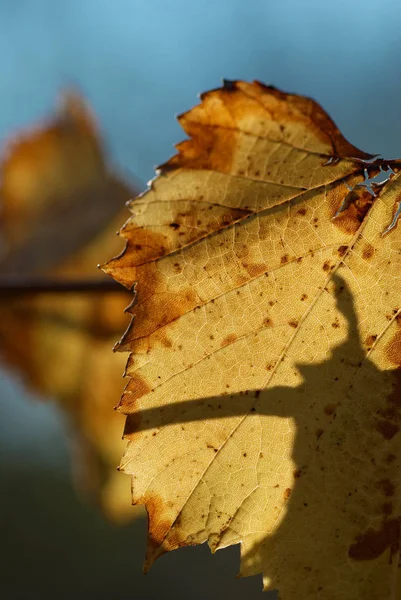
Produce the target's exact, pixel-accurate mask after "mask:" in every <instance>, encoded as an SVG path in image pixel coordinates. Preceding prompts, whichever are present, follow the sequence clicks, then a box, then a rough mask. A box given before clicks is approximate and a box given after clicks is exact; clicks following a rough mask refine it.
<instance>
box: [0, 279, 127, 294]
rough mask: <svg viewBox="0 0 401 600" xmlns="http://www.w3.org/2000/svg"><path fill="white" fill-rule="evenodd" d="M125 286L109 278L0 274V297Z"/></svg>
mask: <svg viewBox="0 0 401 600" xmlns="http://www.w3.org/2000/svg"><path fill="white" fill-rule="evenodd" d="M124 291H126V290H125V288H124V287H123V286H122V285H120V284H119V283H117V282H116V281H114V280H113V279H111V278H104V279H48V278H46V277H36V276H26V277H25V276H20V277H17V276H8V275H5V276H0V297H2V296H3V297H4V296H20V295H24V294H39V293H41V294H42V293H56V294H58V293H61V294H66V293H74V294H76V293H87V292H103V293H109V292H124Z"/></svg>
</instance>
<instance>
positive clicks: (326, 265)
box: [323, 260, 332, 273]
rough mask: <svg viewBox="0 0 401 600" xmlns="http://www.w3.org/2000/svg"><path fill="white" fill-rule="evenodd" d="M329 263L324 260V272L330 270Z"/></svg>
mask: <svg viewBox="0 0 401 600" xmlns="http://www.w3.org/2000/svg"><path fill="white" fill-rule="evenodd" d="M331 268H332V267H331V264H330V262H329V261H328V260H326V262H325V263H324V264H323V271H325V272H326V273H328V271H330V270H331Z"/></svg>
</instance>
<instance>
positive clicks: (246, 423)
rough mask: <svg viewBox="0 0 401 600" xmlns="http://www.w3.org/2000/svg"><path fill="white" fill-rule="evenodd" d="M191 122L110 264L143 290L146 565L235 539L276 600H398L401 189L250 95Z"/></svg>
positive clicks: (199, 110)
mask: <svg viewBox="0 0 401 600" xmlns="http://www.w3.org/2000/svg"><path fill="white" fill-rule="evenodd" d="M180 122H181V124H182V125H183V127H184V129H185V131H186V132H187V133H188V134H189V135H190V139H189V140H186V141H185V142H183V143H181V144H179V145H178V154H177V155H176V156H175V157H173V158H172V159H170V160H169V161H168V162H167V163H166V164H165V165H163V166H162V167H161V169H160V176H159V177H158V178H157V179H156V180H155V182H153V184H152V187H151V189H150V190H149V191H148V192H146V193H145V194H144V195H142V196H141V197H140V198H139V199H138V200H136V201H135V200H134V201H133V202H132V203H131V206H130V208H131V211H132V213H133V216H132V217H131V219H130V220H129V221H128V223H127V224H126V225H125V226H124V228H123V229H122V232H121V233H122V235H123V236H124V237H125V238H126V240H127V247H126V250H125V253H123V254H122V255H120V256H119V257H118V258H117V259H113V260H111V261H109V263H108V264H107V265H106V266H105V270H106V271H107V272H108V273H110V274H111V275H112V276H113V277H115V278H116V279H117V280H118V281H120V282H121V283H123V284H124V285H126V286H127V287H128V288H130V289H131V288H132V287H133V286H135V299H134V302H133V303H132V304H131V306H130V308H129V311H130V312H131V313H132V315H133V321H132V323H131V326H130V327H129V329H128V330H127V332H126V333H125V335H124V337H123V339H122V341H121V343H120V347H119V349H120V350H128V351H129V352H130V357H129V360H128V365H127V370H126V372H127V374H128V376H129V383H128V385H127V387H126V390H125V392H124V394H123V396H122V399H121V402H120V405H119V409H120V410H121V411H122V412H123V413H124V414H126V415H127V421H126V430H125V436H126V438H127V439H128V440H129V442H128V446H127V449H126V452H125V455H124V457H123V460H122V464H121V468H122V469H123V470H124V471H125V472H127V473H129V474H131V475H132V476H133V500H134V503H137V504H145V505H146V508H147V511H148V514H149V540H148V550H147V558H146V568H148V567H149V566H150V565H151V563H152V562H153V560H154V559H155V558H157V556H159V555H160V554H162V553H163V552H165V551H167V550H172V549H174V548H177V547H180V546H183V545H189V544H198V543H202V542H204V541H208V543H209V546H210V547H211V548H212V549H213V550H215V549H218V548H223V547H225V546H227V545H230V544H234V543H239V542H240V543H241V555H242V558H241V574H243V575H251V574H255V573H259V572H263V574H264V581H265V586H266V588H270V587H277V588H278V589H279V591H280V594H281V597H282V598H284V599H293V598H294V599H295V598H299V597H302V598H304V597H305V598H309V597H320V598H324V599H334V598H336V599H337V598H347V599H348V598H357V597H358V598H359V597H364V598H389V597H395V596H394V594H396V591H395V590H396V589H398V588H397V585H398V586H399V583H397V569H398V557H399V534H400V517H401V515H400V508H401V507H400V490H399V489H398V488H399V485H400V476H399V468H400V461H401V455H400V448H399V445H400V434H399V429H400V425H399V423H400V413H399V411H400V402H399V389H400V388H399V381H400V380H399V371H398V370H397V369H395V367H399V366H400V364H401V358H400V357H401V352H400V348H401V346H400V340H401V337H400V334H399V330H398V327H399V325H398V323H399V318H398V317H399V315H400V311H401V304H400V277H401V276H400V273H401V271H400V267H401V240H400V233H399V229H398V228H397V227H396V226H395V227H392V228H391V229H390V230H388V226H389V224H392V223H393V221H394V218H395V215H396V214H397V212H396V211H397V207H398V202H399V200H398V199H399V197H400V190H399V188H400V185H401V183H400V177H399V176H398V175H396V176H395V177H394V178H393V180H392V181H391V182H389V183H388V184H387V185H386V186H385V187H384V188H382V189H381V190H380V194H379V195H377V196H373V195H372V194H371V193H370V192H369V190H368V189H367V188H366V186H365V185H361V184H363V182H364V178H365V170H367V172H368V175H369V176H371V177H373V176H374V175H376V174H377V173H378V171H379V169H380V167H381V166H382V165H383V166H385V165H384V163H381V162H380V161H374V162H372V161H370V159H371V158H372V157H371V156H370V155H367V154H364V153H363V152H361V151H359V150H357V149H356V148H355V147H353V146H351V144H349V143H348V142H347V141H346V140H345V139H344V138H343V137H342V136H341V134H340V132H339V131H338V129H337V128H336V127H335V125H334V123H333V122H332V121H331V120H330V119H329V117H327V115H326V114H325V113H324V112H323V110H322V109H321V108H320V107H319V106H318V105H317V104H316V103H314V102H313V101H311V100H309V99H305V98H301V97H297V96H292V95H288V94H284V93H282V92H279V91H277V90H275V89H272V88H268V87H266V86H263V85H261V84H258V83H254V84H246V83H243V82H231V83H230V84H229V85H226V86H225V87H224V88H222V89H219V90H214V91H212V92H208V93H207V94H204V95H203V96H202V102H201V104H200V105H199V106H197V107H195V108H194V109H192V110H191V111H189V113H186V114H185V115H183V116H182V117H181V118H180ZM368 161H370V162H368ZM393 166H394V168H395V170H397V165H396V164H395V163H394V164H393ZM239 211H242V212H239ZM385 232H387V233H386V234H385V235H384V233H385ZM392 594H393V595H392Z"/></svg>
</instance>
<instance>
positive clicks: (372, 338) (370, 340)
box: [365, 334, 377, 348]
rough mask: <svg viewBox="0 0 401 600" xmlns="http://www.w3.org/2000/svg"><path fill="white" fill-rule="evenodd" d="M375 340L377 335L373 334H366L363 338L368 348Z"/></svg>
mask: <svg viewBox="0 0 401 600" xmlns="http://www.w3.org/2000/svg"><path fill="white" fill-rule="evenodd" d="M376 340H377V335H375V334H371V335H368V336H367V338H366V340H365V344H366V346H367V347H368V348H371V347H372V346H373V344H374V343H375V341H376Z"/></svg>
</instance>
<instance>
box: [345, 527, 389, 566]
mask: <svg viewBox="0 0 401 600" xmlns="http://www.w3.org/2000/svg"><path fill="white" fill-rule="evenodd" d="M399 540H400V521H399V519H391V520H385V521H383V523H382V524H381V527H380V529H378V530H375V529H368V530H367V531H366V532H365V533H363V534H361V535H359V536H357V538H356V540H355V543H354V544H352V545H351V546H350V548H349V551H348V555H349V557H350V558H352V559H353V560H374V559H375V558H378V557H379V556H380V555H381V554H383V552H384V551H385V550H387V549H389V550H390V552H391V556H392V555H393V554H394V553H396V552H397V551H398V548H399Z"/></svg>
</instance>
